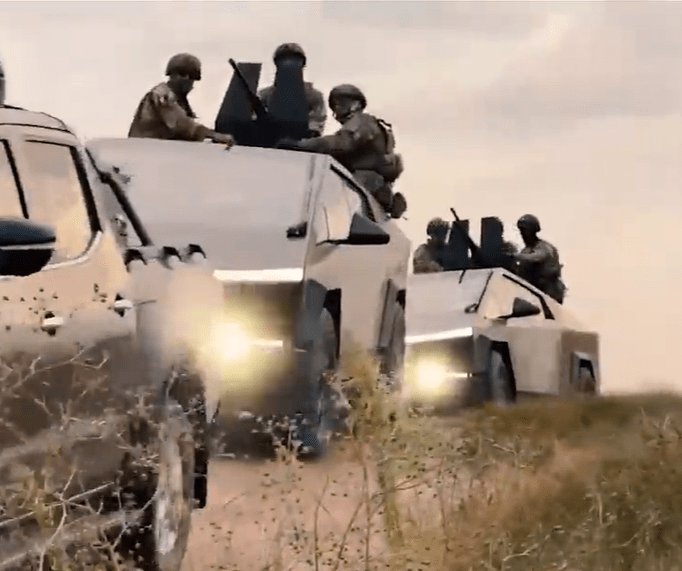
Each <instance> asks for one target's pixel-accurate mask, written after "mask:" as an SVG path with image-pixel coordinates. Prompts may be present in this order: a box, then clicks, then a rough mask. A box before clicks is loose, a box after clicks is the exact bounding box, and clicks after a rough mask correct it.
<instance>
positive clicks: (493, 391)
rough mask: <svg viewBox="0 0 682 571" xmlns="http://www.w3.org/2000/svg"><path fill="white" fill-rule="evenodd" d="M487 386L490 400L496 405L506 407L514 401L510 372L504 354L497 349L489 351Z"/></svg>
mask: <svg viewBox="0 0 682 571" xmlns="http://www.w3.org/2000/svg"><path fill="white" fill-rule="evenodd" d="M488 387H489V390H490V397H491V400H492V402H493V403H494V404H495V405H496V406H499V407H506V406H509V405H511V404H513V403H514V401H515V398H514V390H513V387H512V374H511V371H510V369H509V366H508V364H507V359H506V358H505V355H504V354H503V353H502V351H500V350H499V349H493V350H492V351H491V352H490V360H489V363H488Z"/></svg>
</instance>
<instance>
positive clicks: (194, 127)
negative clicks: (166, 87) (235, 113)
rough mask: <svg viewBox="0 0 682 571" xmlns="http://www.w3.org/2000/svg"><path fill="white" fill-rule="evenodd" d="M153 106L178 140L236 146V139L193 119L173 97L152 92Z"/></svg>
mask: <svg viewBox="0 0 682 571" xmlns="http://www.w3.org/2000/svg"><path fill="white" fill-rule="evenodd" d="M152 104H153V105H154V106H155V107H156V109H157V111H158V113H159V116H160V117H161V120H162V121H163V122H164V123H165V124H166V126H167V127H168V129H169V130H170V131H171V132H172V133H173V135H174V136H175V137H176V138H177V139H182V140H184V141H203V140H204V139H211V140H212V141H214V142H215V143H222V144H225V145H227V146H228V147H231V146H232V145H234V139H233V138H232V136H231V135H224V134H223V133H218V132H217V131H213V130H212V129H209V128H208V127H206V126H205V125H202V124H201V123H199V122H198V121H196V120H195V119H192V118H191V117H189V116H188V115H187V113H185V111H184V109H183V108H182V107H180V105H179V104H178V102H177V101H176V100H175V99H174V98H173V97H172V96H170V97H169V96H168V95H166V94H164V93H157V92H152Z"/></svg>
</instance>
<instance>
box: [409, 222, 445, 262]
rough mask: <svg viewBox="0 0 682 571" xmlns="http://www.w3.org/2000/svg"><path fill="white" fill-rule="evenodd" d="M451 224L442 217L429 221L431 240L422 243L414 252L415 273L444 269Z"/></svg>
mask: <svg viewBox="0 0 682 571" xmlns="http://www.w3.org/2000/svg"><path fill="white" fill-rule="evenodd" d="M449 228H450V226H449V224H448V223H447V222H445V220H443V219H442V218H434V219H433V220H431V221H429V223H428V225H427V227H426V233H427V234H428V236H429V240H428V241H427V242H426V243H425V244H421V245H420V246H419V247H418V248H417V249H416V250H415V252H414V256H413V258H412V267H413V271H414V273H415V274H427V273H434V272H442V271H443V269H444V268H443V256H442V254H443V253H444V251H445V248H446V245H445V240H446V238H447V234H448V230H449Z"/></svg>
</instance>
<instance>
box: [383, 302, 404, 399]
mask: <svg viewBox="0 0 682 571" xmlns="http://www.w3.org/2000/svg"><path fill="white" fill-rule="evenodd" d="M405 329H406V327H405V310H404V309H403V307H402V305H400V304H399V303H396V304H395V307H394V310H393V325H392V327H391V338H390V340H389V343H388V348H387V354H386V357H385V358H384V359H383V360H382V367H381V374H382V375H385V377H386V379H387V384H388V390H389V391H390V392H393V391H399V390H401V389H402V385H403V377H404V374H405Z"/></svg>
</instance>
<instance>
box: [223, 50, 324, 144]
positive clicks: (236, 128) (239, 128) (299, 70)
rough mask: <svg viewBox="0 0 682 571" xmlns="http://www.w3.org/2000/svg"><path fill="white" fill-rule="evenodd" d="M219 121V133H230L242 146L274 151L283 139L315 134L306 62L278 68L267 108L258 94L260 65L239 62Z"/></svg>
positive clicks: (232, 61) (306, 136)
mask: <svg viewBox="0 0 682 571" xmlns="http://www.w3.org/2000/svg"><path fill="white" fill-rule="evenodd" d="M229 62H230V65H231V66H232V69H233V73H232V79H231V80H230V83H229V85H228V88H227V90H226V92H225V96H224V98H223V102H222V104H221V106H220V109H219V111H218V115H217V116H216V120H215V127H214V129H215V131H217V132H218V133H224V134H230V135H232V136H233V137H234V139H235V141H236V143H237V144H238V145H243V146H254V147H267V148H274V147H275V146H276V145H277V143H278V142H279V141H281V140H282V139H289V140H293V141H300V140H301V139H305V138H308V137H310V136H311V135H312V133H311V131H310V129H309V126H308V103H307V99H306V94H305V84H304V82H303V65H302V63H289V64H287V65H283V64H279V65H277V71H276V73H275V82H274V87H273V92H272V96H271V97H270V101H269V104H268V108H267V109H266V108H265V106H264V105H263V102H262V101H261V99H260V98H259V97H258V95H257V91H258V82H259V79H260V72H261V64H260V63H239V64H238V63H236V62H235V61H234V60H233V59H230V60H229Z"/></svg>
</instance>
